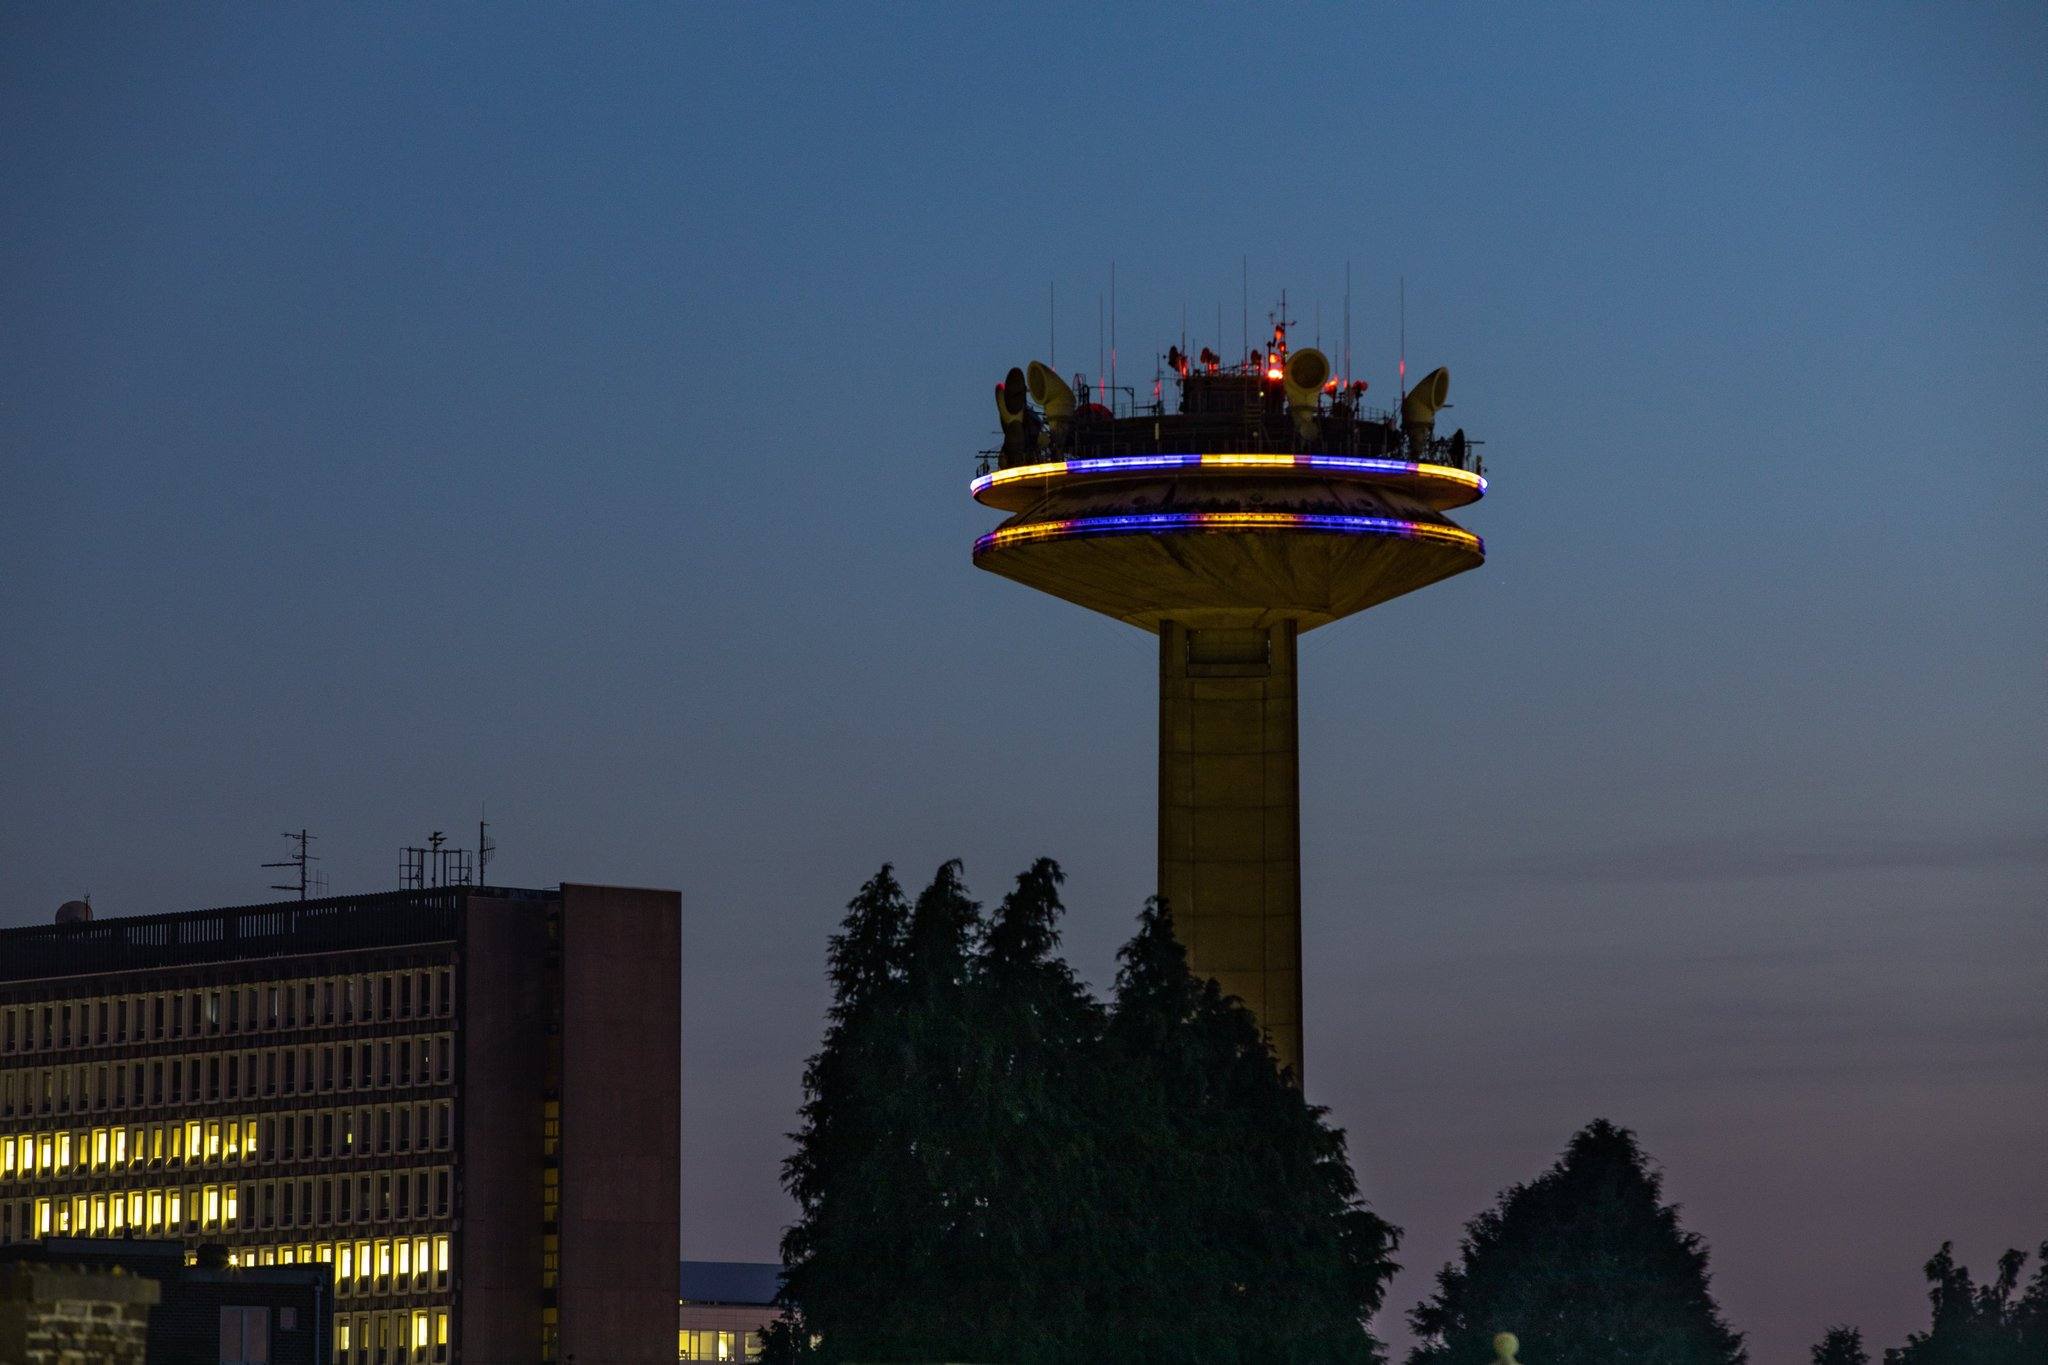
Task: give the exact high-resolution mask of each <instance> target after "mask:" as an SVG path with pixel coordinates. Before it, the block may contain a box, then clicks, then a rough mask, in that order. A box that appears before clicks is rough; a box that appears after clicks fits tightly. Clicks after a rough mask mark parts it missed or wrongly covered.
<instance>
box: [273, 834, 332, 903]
mask: <svg viewBox="0 0 2048 1365" xmlns="http://www.w3.org/2000/svg"><path fill="white" fill-rule="evenodd" d="M284 837H285V838H287V839H290V840H291V841H292V842H293V843H295V844H297V845H298V846H299V851H298V852H297V853H294V854H293V855H292V856H291V857H289V858H287V859H285V860H284V861H283V862H281V863H265V864H264V866H265V867H294V868H297V869H298V872H299V879H298V881H296V882H273V883H271V887H270V889H271V890H272V891H296V892H298V893H299V899H300V900H304V899H305V898H306V864H308V863H317V862H319V861H320V860H319V859H318V858H316V857H314V856H313V855H312V854H310V853H308V852H307V851H306V846H307V845H308V844H309V843H311V842H312V841H313V840H315V839H317V838H319V837H320V836H319V835H317V834H310V833H308V832H307V831H305V830H303V829H302V830H300V831H299V832H298V833H297V834H294V833H292V832H291V831H290V830H286V831H285V832H284Z"/></svg>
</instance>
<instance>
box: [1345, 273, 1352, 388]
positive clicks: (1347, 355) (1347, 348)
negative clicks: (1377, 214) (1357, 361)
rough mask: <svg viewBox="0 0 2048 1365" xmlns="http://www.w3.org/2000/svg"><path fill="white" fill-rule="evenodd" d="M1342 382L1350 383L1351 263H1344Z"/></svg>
mask: <svg viewBox="0 0 2048 1365" xmlns="http://www.w3.org/2000/svg"><path fill="white" fill-rule="evenodd" d="M1344 382H1345V383H1346V384H1349V383H1350V382H1351V262H1349V261H1346V262H1344Z"/></svg>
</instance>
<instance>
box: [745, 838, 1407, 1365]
mask: <svg viewBox="0 0 2048 1365" xmlns="http://www.w3.org/2000/svg"><path fill="white" fill-rule="evenodd" d="M1060 881H1061V874H1060V870H1059V868H1058V866H1057V865H1056V864H1054V863H1053V862H1052V861H1050V860H1049V859H1041V860H1040V861H1039V862H1037V863H1035V864H1033V865H1032V867H1031V869H1030V870H1029V871H1027V872H1025V873H1024V874H1023V875H1022V876H1020V877H1019V878H1018V879H1017V883H1016V886H1015V888H1014V889H1013V890H1012V891H1011V892H1010V894H1009V895H1008V896H1006V897H1004V899H1003V902H1002V904H1001V905H1000V906H998V907H997V908H996V910H995V912H994V914H993V915H989V916H984V915H983V913H982V911H981V907H980V906H978V905H977V904H976V903H975V902H974V901H973V900H972V899H970V898H969V895H968V893H967V889H966V888H965V886H963V885H962V883H961V878H960V868H959V866H958V864H954V863H949V864H947V865H946V866H944V867H942V868H940V869H939V872H938V875H937V876H936V877H935V878H934V879H933V881H932V883H931V885H929V886H928V887H926V888H925V889H924V891H923V892H921V893H920V894H919V895H918V897H917V899H916V902H915V903H914V904H912V903H910V902H909V901H908V899H907V898H906V896H905V894H904V892H903V890H902V888H901V887H900V886H899V885H898V884H897V882H896V879H895V877H894V875H893V873H892V872H891V871H890V869H888V868H886V867H885V868H883V869H882V870H881V871H880V872H879V873H877V874H876V875H875V877H874V878H873V879H872V880H870V881H869V882H868V883H867V885H865V886H864V887H862V888H861V890H860V893H859V894H858V895H857V896H855V897H854V899H853V901H852V902H851V904H850V905H849V906H848V908H847V915H846V918H845V921H844V923H843V925H842V927H841V930H840V932H839V933H838V934H837V935H835V936H834V937H833V939H832V943H831V950H830V954H829V962H830V976H831V981H832V987H833V1005H832V1010H831V1014H830V1021H829V1025H828V1027H827V1030H826V1034H825V1040H824V1044H823V1046H822V1047H821V1048H820V1050H819V1051H818V1053H817V1055H816V1056H814V1057H813V1058H812V1059H811V1061H810V1064H809V1066H808V1068H807V1069H806V1072H805V1076H804V1093H805V1102H804V1106H803V1110H802V1126H801V1129H800V1131H799V1132H798V1133H796V1134H794V1135H793V1137H794V1139H795V1142H796V1151H795V1153H794V1155H792V1156H791V1157H790V1158H789V1159H788V1161H787V1162H786V1163H785V1169H784V1181H785V1183H786V1185H787V1186H788V1188H789V1190H790V1192H791V1194H792V1195H794V1196H795V1198H796V1201H797V1205H798V1208H799V1213H800V1217H799V1219H798V1221H797V1223H796V1224H795V1226H793V1227H792V1228H791V1229H790V1230H789V1232H788V1233H787V1235H786V1236H785V1237H784V1239H783V1261H784V1264H785V1267H786V1272H787V1278H786V1282H785V1284H786V1288H785V1299H786V1302H787V1305H788V1308H789V1316H788V1317H787V1318H786V1319H785V1320H784V1321H783V1322H782V1323H780V1324H778V1325H777V1326H776V1327H775V1328H774V1329H773V1330H772V1331H771V1332H770V1334H769V1345H770V1351H771V1357H772V1358H776V1359H781V1360H792V1359H796V1358H799V1357H805V1356H810V1357H815V1358H818V1359H821V1360H828V1361H891V1360H894V1361H909V1360H979V1361H1001V1362H1014V1363H1015V1365H1028V1363H1029V1362H1038V1361H1045V1362H1052V1361H1059V1362H1079V1361H1111V1360H1118V1361H1128V1360H1147V1361H1159V1362H1190V1363H1192V1362H1198V1361H1199V1362H1211V1361H1214V1362H1234V1361H1246V1362H1249V1361H1253V1360H1258V1361H1261V1362H1265V1361H1272V1360H1275V1359H1284V1360H1298V1361H1305V1362H1315V1361H1331V1362H1335V1361H1358V1362H1369V1361H1375V1360H1378V1359H1380V1358H1381V1353H1380V1347H1379V1343H1378V1342H1376V1341H1375V1340H1374V1339H1373V1337H1372V1336H1371V1335H1370V1334H1369V1333H1368V1331H1367V1330H1366V1321H1367V1319H1368V1318H1370V1317H1371V1315H1372V1313H1373V1312H1374V1311H1375V1310H1376V1309H1377V1308H1378V1307H1379V1305H1380V1301H1381V1298H1382V1296H1383V1295H1384V1293H1385V1289H1386V1282H1387V1279H1388V1278H1389V1277H1390V1276H1391V1275H1392V1274H1393V1272H1394V1270H1395V1268H1396V1267H1395V1265H1394V1263H1393V1261H1392V1260H1391V1253H1392V1251H1393V1248H1394V1245H1395V1242H1396V1239H1397V1236H1398V1233H1397V1230H1396V1229H1394V1228H1393V1227H1392V1226H1390V1225H1389V1224H1387V1223H1386V1222H1384V1221H1383V1220H1381V1219H1380V1218H1379V1217H1377V1216H1376V1215H1374V1214H1373V1213H1372V1212H1371V1211H1370V1210H1369V1209H1367V1208H1366V1207H1365V1205H1364V1203H1363V1202H1362V1201H1361V1200H1360V1199H1359V1196H1358V1190H1357V1186H1356V1183H1355V1181H1354V1180H1353V1177H1352V1173H1351V1168H1350V1164H1349V1162H1348V1160H1347V1159H1346V1156H1345V1150H1344V1137H1343V1134H1342V1133H1341V1132H1340V1131H1339V1130H1337V1129H1334V1128H1332V1127H1331V1126H1330V1125H1329V1124H1328V1123H1327V1122H1326V1121H1325V1119H1324V1116H1323V1114H1322V1112H1321V1111H1320V1110H1317V1109H1315V1108H1312V1107H1311V1106H1309V1105H1308V1104H1307V1103H1306V1102H1305V1101H1304V1100H1303V1099H1302V1097H1301V1094H1300V1092H1299V1091H1298V1090H1296V1089H1295V1087H1294V1086H1293V1085H1292V1083H1291V1082H1290V1081H1289V1080H1288V1078H1286V1077H1285V1076H1283V1075H1282V1074H1281V1072H1280V1070H1279V1069H1278V1067H1277V1066H1276V1064H1275V1062H1274V1059H1273V1054H1272V1051H1271V1049H1270V1048H1268V1047H1267V1045H1266V1043H1265V1041H1264V1039H1263V1038H1262V1037H1261V1036H1260V1034H1259V1032H1258V1030H1257V1028H1256V1026H1255V1025H1254V1023H1253V1021H1252V1018H1251V1016H1250V1015H1249V1014H1248V1013H1247V1012H1246V1011H1245V1010H1244V1009H1243V1008H1242V1007H1241V1006H1240V1005H1238V1004H1237V1003H1236V1002H1235V1001H1234V1000H1228V999H1225V998H1223V997H1222V996H1221V995H1220V994H1219V993H1218V991H1217V989H1216V987H1215V985H1214V984H1213V983H1202V982H1197V981H1196V980H1195V979H1194V978H1193V977H1192V976H1190V975H1189V973H1188V970H1187V958H1186V954H1185V952H1184V951H1183V950H1182V948H1181V946H1180V944H1179V943H1178V942H1177V941H1176V940H1175V939H1174V937H1173V928H1172V921H1171V918H1170V916H1169V914H1168V912H1167V910H1166V909H1165V907H1163V906H1161V905H1159V904H1157V903H1154V904H1151V905H1149V906H1148V907H1147V908H1146V910H1145V912H1144V914H1143V915H1142V916H1141V917H1140V919H1139V923H1138V931H1137V934H1136V936H1135V937H1133V938H1132V939H1131V941H1130V942H1129V943H1128V944H1126V945H1125V947H1124V949H1123V951H1122V952H1121V954H1120V955H1119V960H1120V963H1121V967H1120V970H1119V971H1118V973H1117V979H1116V989H1115V992H1114V996H1113V998H1112V999H1111V1000H1110V1001H1109V1002H1107V1003H1103V1002H1100V1001H1097V1000H1095V999H1094V998H1092V997H1091V996H1090V995H1089V994H1088V992H1087V991H1085V990H1084V989H1082V987H1081V986H1080V984H1079V983H1078V982H1077V981H1076V980H1075V978H1074V975H1073V973H1072V971H1071V970H1069V968H1068V967H1067V964H1066V963H1065V962H1063V961H1062V960H1061V959H1060V958H1059V957H1058V955H1057V949H1058V946H1059V928H1058V923H1059V916H1060V913H1061V905H1060V899H1059V885H1060Z"/></svg>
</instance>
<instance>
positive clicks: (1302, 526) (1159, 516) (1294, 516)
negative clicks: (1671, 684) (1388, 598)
mask: <svg viewBox="0 0 2048 1365" xmlns="http://www.w3.org/2000/svg"><path fill="white" fill-rule="evenodd" d="M1162 531H1204V532H1214V531H1294V532H1298V531H1320V532H1324V533H1327V534H1336V535H1354V536H1399V537H1401V538H1402V539H1405V540H1430V541H1435V542H1437V543H1439V544H1443V545H1454V546H1456V547H1458V548H1459V549H1461V550H1470V551H1471V552H1473V553H1474V554H1478V555H1484V554H1485V553H1486V543H1485V542H1484V541H1482V540H1480V538H1479V537H1478V536H1475V535H1473V534H1472V533H1471V532H1470V531H1467V530H1465V529H1464V528H1463V527H1459V526H1445V525H1443V524H1442V523H1440V522H1434V521H1406V520H1403V519H1402V518H1400V517H1363V516H1345V515H1339V514H1336V513H1325V512H1135V513H1130V514H1128V515H1125V516H1115V517H1069V518H1066V519H1065V520H1061V521H1028V522H1025V523H1024V524H1022V525H1020V526H1001V527H998V528H996V529H995V530H993V531H990V532H989V533H988V534H987V535H985V536H983V537H981V538H980V539H979V540H977V541H975V542H974V553H975V555H976V556H980V555H982V554H984V553H986V552H988V551H990V550H1000V549H1004V548H1006V547H1008V546H1011V545H1028V544H1033V543H1035V542H1038V541H1042V540H1068V539H1077V538H1080V537H1085V536H1114V535H1155V534H1158V533H1159V532H1162Z"/></svg>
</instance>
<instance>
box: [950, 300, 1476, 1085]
mask: <svg viewBox="0 0 2048 1365" xmlns="http://www.w3.org/2000/svg"><path fill="white" fill-rule="evenodd" d="M1166 368H1167V369H1169V370H1171V371H1172V373H1173V376H1174V377H1175V379H1176V381H1177V387H1178V389H1179V401H1178V404H1177V405H1175V406H1174V407H1172V408H1171V409H1169V406H1168V402H1167V399H1166V397H1165V389H1164V386H1163V385H1158V386H1155V387H1154V391H1153V401H1152V402H1149V403H1139V402H1137V401H1136V398H1135V395H1134V394H1133V393H1132V392H1131V391H1129V390H1122V389H1115V388H1111V389H1109V390H1106V391H1101V392H1097V391H1092V390H1091V389H1090V388H1089V386H1088V384H1087V382H1086V379H1085V378H1084V377H1083V376H1080V375H1076V376H1075V377H1074V382H1073V383H1072V384H1069V383H1067V382H1066V381H1065V380H1063V379H1061V378H1060V376H1059V375H1058V374H1056V373H1054V372H1053V370H1052V369H1051V368H1050V367H1049V366H1046V365H1042V364H1039V363H1038V362H1036V361H1033V362H1032V363H1031V365H1030V366H1029V367H1028V368H1027V369H1023V370H1018V369H1013V370H1011V371H1010V372H1009V375H1008V377H1007V378H1006V379H1005V380H1004V382H1003V383H1001V384H999V385H997V386H996V408H997V412H998V414H999V416H1000V417H1001V419H1002V424H1003V444H1002V447H1001V449H1000V450H994V451H988V452H984V454H983V456H982V465H981V472H980V477H978V478H976V479H975V480H974V482H973V483H972V485H970V487H971V490H972V492H973V494H974V497H975V498H976V500H977V501H979V502H981V503H983V504H984V505H986V506H988V507H993V508H995V509H997V510H999V511H1003V512H1007V513H1010V514H1011V515H1010V517H1009V519H1008V520H1006V521H1004V522H1003V523H1002V524H1001V525H1000V526H998V527H997V528H996V529H995V530H993V531H991V532H989V533H988V534H987V535H984V536H982V537H981V538H980V539H979V540H977V541H976V542H975V543H974V562H975V564H976V565H978V566H979V567H981V568H983V569H987V570H989V571H990V572H991V573H998V574H1001V575H1003V576H1004V577H1006V578H1013V579H1016V580H1017V581H1018V582H1020V583H1024V584H1027V585H1029V586H1030V587H1034V588H1037V589H1039V590H1040V591H1042V592H1049V593H1052V594H1053V595H1054V596H1056V597H1063V598H1065V599H1066V600H1067V601H1069V602H1075V603H1078V604H1080V605H1081V606H1084V607H1089V608H1091V609H1093V610H1095V611H1099V612H1103V613H1105V614H1107V615H1110V616H1114V617H1116V618H1117V619H1118V620H1120V621H1127V622H1129V623H1130V624H1132V625H1134V626H1141V627H1143V628H1144V629H1146V630H1149V631H1153V632H1155V633H1156V634H1157V635H1158V636H1159V892H1160V894H1161V895H1162V896H1163V897H1165V899H1166V901H1167V903H1168V905H1169V906H1170V907H1171V909H1172V911H1173V917H1174V926H1175V930H1176V932H1177V933H1178V935H1179V937H1180V940H1181V942H1182V943H1183V944H1184V945H1186V947H1187V950H1188V963H1189V966H1190V967H1191V968H1192V969H1193V970H1194V972H1195V973H1196V974H1197V975H1198V976H1207V977H1213V978H1214V979H1215V980H1216V981H1217V982H1218V983H1219V984H1220V985H1221V986H1222V988H1223V990H1224V992H1225V993H1226V994H1230V995H1235V996H1238V997H1239V998H1241V999H1242V1000H1243V1001H1244V1003H1245V1004H1246V1005H1247V1006H1249V1007H1250V1009H1251V1010H1252V1012H1253V1013H1254V1014H1255V1015H1256V1016H1257V1017H1258V1019H1259V1022H1260V1024H1261V1025H1262V1026H1263V1027H1264V1029H1265V1030H1266V1033H1267V1036H1268V1038H1269V1039H1270V1040H1271V1042H1272V1045H1273V1050H1274V1052H1275V1053H1276V1054H1277V1055H1278V1057H1279V1059H1280V1062H1281V1063H1282V1064H1283V1065H1285V1066H1288V1067H1291V1068H1292V1069H1293V1071H1294V1074H1295V1077H1296V1080H1297V1083H1299V1079H1300V1076H1301V1074H1302V1039H1301V810H1300V806H1301V797H1300V782H1299V775H1298V774H1299V751H1300V734H1299V726H1298V722H1297V711H1296V696H1297V692H1296V669H1295V655H1296V648H1295V642H1296V640H1297V639H1298V638H1299V636H1300V635H1301V634H1302V633H1303V632H1304V631H1309V630H1313V629H1315V628H1316V627H1317V626H1322V625H1327V624H1329V623H1330V622H1332V621H1336V620H1339V619H1341V618H1343V617H1346V616H1349V615H1351V614H1352V613H1354V612H1359V611H1363V610H1365V609H1366V608H1367V607H1372V606H1377V605H1378V604H1380V603H1381V602H1385V601H1387V600H1388V599H1389V598H1393V597H1398V596H1400V595H1401V594H1403V593H1408V592H1413V591H1415V590H1416V589H1417V588H1421V587H1426V586H1428V585H1429V584H1431V583H1434V582H1436V581H1438V580H1439V579H1443V578H1448V577H1450V576H1451V575H1452V574H1456V573H1462V572H1464V571H1465V570H1467V569H1471V568H1476V567H1478V565H1479V564H1480V563H1481V562H1482V561H1483V560H1484V558H1485V550H1484V547H1483V546H1482V545H1481V543H1480V540H1479V537H1478V536H1475V535H1473V534H1472V533H1471V532H1470V531H1466V530H1464V529H1463V528H1461V527H1459V526H1457V525H1456V524H1455V523H1453V522H1452V521H1451V520H1450V519H1449V518H1448V517H1447V516H1446V515H1445V513H1446V512H1448V511H1450V510H1452V509H1454V508H1458V507H1463V506H1465V505H1466V504H1468V503H1472V502H1476V501H1477V500H1478V499H1479V498H1480V496H1481V495H1482V494H1483V493H1484V492H1485V491H1486V480H1485V478H1484V477H1483V466H1482V464H1481V462H1480V460H1479V458H1478V453H1477V450H1476V448H1475V447H1476V445H1477V443H1476V442H1472V441H1468V440H1467V439H1466V437H1465V433H1464V431H1463V430H1459V431H1457V432H1455V433H1453V434H1452V435H1451V436H1450V437H1449V438H1447V439H1442V438H1439V437H1437V435H1436V417H1437V413H1438V412H1439V410H1441V409H1442V408H1443V407H1444V406H1445V399H1446V397H1447V395H1448V393H1449V388H1450V376H1449V374H1448V373H1447V372H1446V371H1444V370H1436V371H1433V372H1432V373H1430V374H1429V375H1427V376H1425V377H1424V378H1423V379H1422V381H1421V382H1420V383H1418V384H1416V385H1415V387H1414V388H1412V389H1410V390H1409V391H1408V392H1407V393H1405V394H1403V395H1402V396H1401V399H1400V402H1399V405H1398V406H1399V412H1398V414H1396V413H1394V412H1383V411H1379V410H1376V409H1371V408H1367V407H1366V406H1365V404H1364V395H1365V390H1366V384H1365V381H1363V380H1358V379H1351V378H1338V377H1335V376H1334V375H1333V373H1332V369H1331V365H1330V361H1329V359H1328V357H1326V356H1325V355H1324V354H1323V353H1322V352H1321V351H1318V350H1315V349H1312V348H1304V349H1301V350H1297V351H1294V352H1292V353H1290V352H1289V351H1288V349H1287V321H1286V319H1285V318H1284V317H1283V318H1281V319H1279V320H1277V321H1276V322H1275V324H1274V327H1273V335H1272V338H1271V341H1270V343H1269V344H1268V345H1267V346H1265V347H1263V348H1259V349H1253V350H1251V351H1250V353H1249V355H1247V356H1246V357H1245V359H1243V360H1242V361H1238V362H1234V363H1230V364H1225V363H1224V362H1223V360H1222V358H1221V357H1220V356H1218V355H1217V354H1216V353H1215V352H1214V351H1212V350H1210V349H1208V348H1206V347H1205V348H1203V350H1202V352H1201V354H1200V355H1199V356H1196V357H1192V358H1191V357H1189V356H1188V355H1186V354H1184V353H1183V352H1182V351H1181V350H1180V348H1179V347H1173V348H1170V349H1169V350H1168V351H1167V354H1166Z"/></svg>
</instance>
